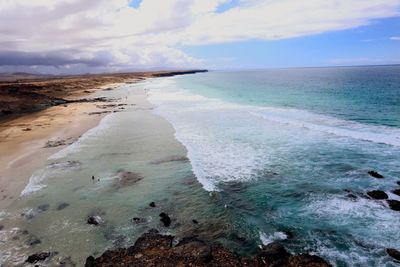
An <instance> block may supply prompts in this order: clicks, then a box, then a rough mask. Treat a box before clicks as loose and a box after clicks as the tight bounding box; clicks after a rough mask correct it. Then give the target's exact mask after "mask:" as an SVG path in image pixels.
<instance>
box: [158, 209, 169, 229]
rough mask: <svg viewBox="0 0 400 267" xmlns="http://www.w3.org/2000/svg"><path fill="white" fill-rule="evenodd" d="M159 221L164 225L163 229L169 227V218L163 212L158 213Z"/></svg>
mask: <svg viewBox="0 0 400 267" xmlns="http://www.w3.org/2000/svg"><path fill="white" fill-rule="evenodd" d="M160 217H161V219H160V221H161V222H162V223H163V224H164V226H165V227H169V226H170V225H171V218H170V217H169V216H168V214H166V213H165V212H161V213H160Z"/></svg>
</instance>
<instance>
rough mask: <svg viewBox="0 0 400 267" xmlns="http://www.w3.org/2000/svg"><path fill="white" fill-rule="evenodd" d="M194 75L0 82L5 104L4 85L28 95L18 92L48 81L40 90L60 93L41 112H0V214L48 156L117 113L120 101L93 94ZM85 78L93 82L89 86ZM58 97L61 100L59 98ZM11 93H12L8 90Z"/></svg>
mask: <svg viewBox="0 0 400 267" xmlns="http://www.w3.org/2000/svg"><path fill="white" fill-rule="evenodd" d="M196 72H197V71H174V72H172V71H170V72H168V71H158V72H140V73H130V74H126V73H124V74H109V75H105V77H104V81H103V80H101V79H100V81H98V80H96V79H99V77H102V76H101V75H88V76H87V77H85V76H78V78H79V79H82V77H84V78H83V79H84V81H81V80H79V81H80V82H78V83H77V84H75V85H71V83H72V84H73V83H75V82H77V81H76V78H77V77H76V76H66V77H52V78H48V77H45V78H43V79H40V78H39V79H35V80H30V79H29V80H24V79H22V80H21V79H19V80H16V81H3V82H1V81H0V102H1V101H2V100H4V99H5V100H7V97H4V88H7V87H6V86H9V87H13V86H19V87H20V88H23V87H24V86H26V87H27V88H28V91H27V92H23V94H25V93H27V94H30V91H29V90H31V89H30V87H32V86H33V85H36V84H37V83H40V84H43V83H46V82H48V83H49V84H45V85H41V88H42V89H41V90H45V91H46V90H47V89H46V86H48V87H49V88H50V89H54V88H53V87H54V86H55V85H59V84H62V86H63V87H62V90H60V91H59V92H57V94H56V96H57V100H60V101H61V102H56V103H54V102H52V103H47V105H44V106H43V107H41V110H40V109H39V110H37V109H36V108H32V109H28V110H26V111H24V112H23V113H19V112H17V111H15V112H14V111H13V112H12V113H13V114H12V115H6V116H4V114H5V113H4V112H3V113H2V114H3V115H2V116H0V140H1V141H0V188H1V189H0V199H1V202H0V210H2V209H5V208H6V207H8V206H9V205H11V204H12V203H13V201H14V200H16V199H18V197H19V196H20V195H21V192H22V191H23V190H24V188H25V187H26V186H27V185H28V183H29V179H30V177H31V176H32V174H33V172H34V171H35V170H37V169H38V168H40V167H43V166H44V164H45V162H46V161H47V159H48V158H49V157H50V156H51V155H52V154H55V153H57V152H58V151H60V150H62V149H63V148H65V147H67V146H68V145H70V144H72V143H73V142H74V141H76V140H77V139H79V137H80V136H81V135H82V134H84V133H85V132H87V131H88V130H90V129H92V128H94V127H96V126H97V125H98V124H99V122H100V121H101V119H102V118H104V117H105V115H107V114H108V113H111V112H118V108H117V107H118V104H121V103H122V102H121V100H118V99H95V98H93V96H94V95H95V94H96V92H99V91H102V90H106V91H107V90H113V89H114V88H116V87H119V86H121V85H124V84H131V83H137V82H139V81H142V80H144V79H147V78H152V77H166V76H174V75H183V74H192V73H196ZM110 76H111V78H110ZM70 79H72V80H70ZM91 79H95V80H96V81H95V82H94V83H91V82H90V80H91ZM85 82H87V86H88V87H86V86H85V85H86V84H85ZM32 84H33V85H32ZM70 86H76V88H73V89H71V91H68V90H69V89H70ZM9 91H10V90H9ZM19 91H21V90H19ZM2 93H3V94H2ZM9 93H10V92H9ZM19 93H20V92H19ZM63 93H64V94H65V96H63V95H62V94H63ZM11 94H13V92H12V91H11ZM41 97H43V98H44V99H45V101H47V100H48V99H51V100H52V101H53V100H54V99H55V97H54V95H52V94H50V95H49V96H44V95H42V96H41ZM21 101H27V100H26V99H25V98H24V96H21ZM41 101H42V99H41ZM66 101H68V102H66ZM33 102H35V101H33ZM35 104H36V102H35ZM16 177H18V178H16Z"/></svg>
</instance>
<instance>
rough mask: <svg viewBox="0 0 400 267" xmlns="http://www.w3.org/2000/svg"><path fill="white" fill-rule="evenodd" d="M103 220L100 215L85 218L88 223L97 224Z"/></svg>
mask: <svg viewBox="0 0 400 267" xmlns="http://www.w3.org/2000/svg"><path fill="white" fill-rule="evenodd" d="M103 222H104V221H103V219H102V218H101V217H100V216H89V217H88V219H87V223H88V224H93V225H99V224H102V223H103Z"/></svg>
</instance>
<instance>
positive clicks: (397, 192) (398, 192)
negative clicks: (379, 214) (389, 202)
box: [392, 188, 400, 196]
mask: <svg viewBox="0 0 400 267" xmlns="http://www.w3.org/2000/svg"><path fill="white" fill-rule="evenodd" d="M392 193H393V194H396V195H398V196H400V188H398V189H395V190H393V191H392Z"/></svg>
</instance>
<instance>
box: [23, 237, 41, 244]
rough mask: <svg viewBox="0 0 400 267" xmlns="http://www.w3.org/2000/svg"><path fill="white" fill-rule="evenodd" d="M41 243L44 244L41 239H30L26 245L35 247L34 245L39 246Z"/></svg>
mask: <svg viewBox="0 0 400 267" xmlns="http://www.w3.org/2000/svg"><path fill="white" fill-rule="evenodd" d="M40 243H42V241H40V239H37V238H30V239H28V240H27V241H26V244H27V245H28V246H34V245H38V244H40Z"/></svg>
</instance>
